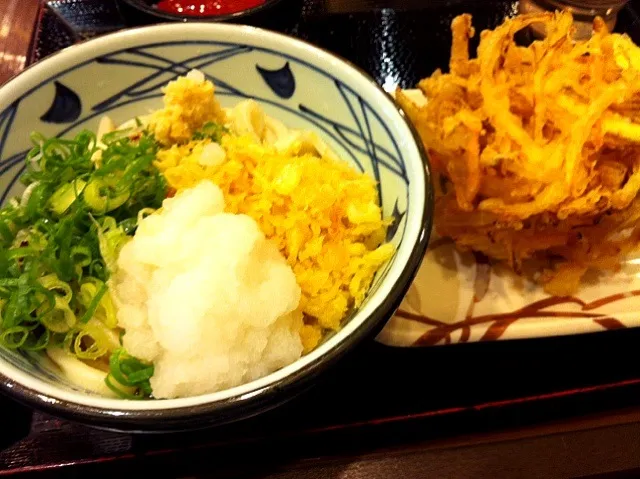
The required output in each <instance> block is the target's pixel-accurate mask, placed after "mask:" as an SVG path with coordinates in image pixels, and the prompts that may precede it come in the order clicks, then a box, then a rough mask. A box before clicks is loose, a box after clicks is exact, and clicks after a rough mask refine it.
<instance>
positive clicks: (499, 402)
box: [0, 0, 640, 477]
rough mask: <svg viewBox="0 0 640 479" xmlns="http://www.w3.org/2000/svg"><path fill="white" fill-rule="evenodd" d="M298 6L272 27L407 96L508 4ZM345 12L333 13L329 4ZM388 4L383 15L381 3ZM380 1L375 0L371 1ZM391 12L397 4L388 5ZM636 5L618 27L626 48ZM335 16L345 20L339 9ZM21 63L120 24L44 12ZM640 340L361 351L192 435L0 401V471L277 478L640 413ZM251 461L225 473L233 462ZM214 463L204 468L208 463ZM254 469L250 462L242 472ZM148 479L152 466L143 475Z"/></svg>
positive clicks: (79, 3)
mask: <svg viewBox="0 0 640 479" xmlns="http://www.w3.org/2000/svg"><path fill="white" fill-rule="evenodd" d="M336 3H338V2H335V1H331V2H330V1H329V0H326V1H325V0H306V1H305V2H304V3H301V4H299V5H298V6H297V10H295V14H294V15H291V16H290V18H289V19H288V24H286V25H284V26H282V28H281V30H283V31H285V32H287V33H291V34H294V35H297V36H299V37H301V38H304V39H306V40H308V41H311V42H313V43H316V44H318V45H320V46H322V47H324V48H327V49H329V50H332V51H334V52H337V53H338V54H340V55H342V56H343V57H345V58H347V59H349V60H351V61H352V62H354V63H356V64H357V65H359V66H361V67H362V68H364V69H365V70H367V71H368V72H370V73H371V74H372V75H373V76H374V78H375V79H376V80H377V81H378V82H379V83H380V84H383V85H384V84H392V83H393V84H399V85H400V86H402V87H411V86H413V85H415V83H416V82H417V81H418V80H419V79H420V78H422V77H424V76H426V75H428V74H430V73H431V72H432V71H433V69H434V68H437V67H445V66H446V64H447V63H448V57H449V43H450V34H449V24H450V21H451V19H452V18H453V16H455V15H457V14H459V13H462V12H470V13H472V14H473V15H474V23H475V24H476V27H477V28H484V27H492V26H495V25H496V24H498V23H500V22H501V21H502V19H503V18H504V17H505V16H506V15H512V14H514V13H516V12H517V4H516V3H514V2H509V1H488V0H478V1H469V0H467V1H462V0H447V1H442V0H430V1H428V2H423V1H418V0H415V1H400V0H397V1H396V2H395V3H396V4H398V5H400V6H401V7H402V8H372V7H370V6H369V7H367V4H369V5H370V4H371V2H363V1H359V2H354V5H355V6H354V10H355V9H358V11H340V12H336V11H335V10H334V6H335V4H336ZM342 3H344V2H342ZM393 3H394V2H389V3H388V5H393ZM377 4H380V2H377ZM396 6H397V5H396ZM637 7H638V3H637V2H632V3H631V4H630V5H629V6H627V7H626V9H625V10H624V11H623V12H622V13H621V14H620V17H619V21H618V27H617V28H618V30H620V31H625V32H627V33H629V34H630V35H631V36H632V37H633V38H634V40H635V41H636V42H637V43H638V42H639V40H640V21H639V19H640V17H638V15H637V13H636V8H637ZM343 10H344V9H343ZM38 21H39V23H38V28H37V31H36V35H35V37H34V39H33V43H32V48H31V53H30V61H31V62H33V61H37V60H39V59H41V58H44V57H46V56H47V55H49V54H51V53H53V52H55V51H57V50H59V49H61V48H64V47H67V46H70V45H72V44H74V43H75V42H78V41H82V40H84V39H87V38H91V37H93V36H96V35H100V34H104V33H107V32H110V31H115V30H118V29H120V28H123V27H125V26H129V25H130V24H131V23H132V22H131V21H125V20H124V19H123V18H122V17H121V16H120V14H119V11H118V9H117V8H116V4H115V3H114V2H113V0H69V1H50V2H47V3H45V4H43V8H42V10H41V12H40V16H39V20H38ZM639 343H640V329H637V330H633V329H631V330H624V331H611V332H603V333H595V334H587V335H582V336H573V337H562V338H548V339H535V340H517V341H504V342H495V343H480V344H461V345H453V346H444V347H434V348H423V349H400V348H389V347H385V346H382V345H380V344H377V343H368V344H365V345H363V346H361V347H360V348H359V349H358V350H356V351H355V352H354V353H352V354H351V355H350V356H349V357H348V358H346V359H345V360H344V361H343V362H341V363H340V364H339V365H338V367H337V368H336V369H334V370H333V372H332V373H331V374H328V375H326V376H325V378H324V379H323V380H322V382H321V383H320V384H318V385H317V386H316V387H315V388H314V389H312V390H311V391H310V392H308V393H307V394H305V395H304V396H302V397H300V398H298V399H296V400H294V401H293V402H292V403H290V404H288V405H286V406H284V407H281V408H279V409H277V410H275V411H273V412H270V413H268V414H266V415H263V416H261V417H258V418H255V419H252V420H248V421H244V422H240V423H236V424H233V425H230V426H224V427H219V428H216V429H210V430H206V431H201V432H197V433H190V434H172V435H158V436H144V435H137V436H132V435H125V434H117V433H110V432H104V431H99V430H94V429H91V428H88V427H85V426H81V425H76V424H73V423H70V422H67V421H61V420H58V419H55V418H52V417H50V416H47V415H44V414H41V413H38V412H33V411H31V410H29V409H27V408H23V407H22V406H19V405H17V404H15V403H13V402H12V401H11V400H9V399H1V400H0V405H1V406H2V410H3V411H4V416H3V428H2V432H1V433H0V447H1V448H2V450H1V451H0V474H5V473H15V472H27V471H50V472H51V471H53V472H55V471H57V472H58V473H60V471H62V474H65V475H66V474H69V473H71V471H69V470H68V469H66V468H72V470H73V474H74V475H78V476H80V475H81V474H82V475H84V474H93V473H96V472H97V471H99V473H100V475H101V476H102V475H106V474H108V473H113V474H122V473H123V472H126V473H127V474H134V473H146V472H148V470H149V468H150V467H153V468H154V469H156V468H162V469H161V470H162V471H164V473H165V474H166V475H172V476H173V475H178V474H179V475H181V476H186V475H189V474H193V473H197V472H199V471H203V470H207V471H209V472H212V471H213V470H214V469H215V470H216V471H219V472H220V476H221V477H222V476H225V471H230V470H234V471H236V473H237V471H238V468H239V467H240V468H241V470H242V474H241V473H237V475H234V477H240V476H241V475H242V477H247V475H250V474H251V471H252V470H253V468H259V469H260V470H262V471H265V470H270V469H277V467H278V464H282V463H284V462H286V461H289V460H290V459H292V458H304V457H315V456H318V455H333V454H341V455H345V454H357V453H358V452H359V451H364V450H370V449H371V448H374V447H382V446H385V447H390V446H396V445H399V444H403V443H407V442H411V441H415V440H417V439H420V440H424V439H428V438H443V437H450V436H453V435H458V434H462V433H470V432H478V431H495V430H497V429H502V428H513V427H521V426H523V425H526V424H533V423H539V422H541V421H550V420H553V419H558V418H567V417H574V416H578V415H583V414H588V413H593V412H598V411H603V410H609V409H612V408H623V407H627V406H638V405H640V372H639V371H638V367H637V366H636V365H637V355H636V350H637V344H639ZM238 451H241V453H242V455H243V456H244V457H248V458H251V461H243V463H242V465H240V466H239V465H238V460H237V457H238V456H237V452H238ZM212 461H214V462H212ZM251 464H255V465H251ZM156 470H158V469H156Z"/></svg>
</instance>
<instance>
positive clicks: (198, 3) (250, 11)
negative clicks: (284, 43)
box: [117, 0, 301, 28]
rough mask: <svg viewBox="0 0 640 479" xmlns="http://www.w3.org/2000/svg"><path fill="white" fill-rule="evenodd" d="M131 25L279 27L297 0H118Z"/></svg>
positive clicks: (295, 5) (126, 19) (290, 14)
mask: <svg viewBox="0 0 640 479" xmlns="http://www.w3.org/2000/svg"><path fill="white" fill-rule="evenodd" d="M117 4H118V7H119V9H120V13H121V14H122V17H123V19H124V20H125V22H126V23H127V24H130V25H143V24H150V23H159V22H202V21H205V22H231V23H244V24H248V25H256V26H264V27H269V28H277V27H279V26H280V25H279V23H282V22H283V21H286V20H287V19H289V18H292V17H295V15H294V14H293V12H294V11H296V10H297V11H298V14H299V11H300V4H301V2H300V0H118V2H117Z"/></svg>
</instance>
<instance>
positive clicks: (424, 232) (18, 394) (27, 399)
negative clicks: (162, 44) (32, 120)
mask: <svg viewBox="0 0 640 479" xmlns="http://www.w3.org/2000/svg"><path fill="white" fill-rule="evenodd" d="M198 27H204V28H209V29H231V30H243V31H245V32H248V31H251V32H253V34H254V35H256V36H261V35H263V36H268V37H275V38H279V39H280V40H281V41H284V42H292V43H293V44H298V46H300V47H304V49H311V50H312V51H313V50H315V51H316V52H319V53H321V54H322V55H323V56H328V57H329V58H333V59H335V60H338V62H340V63H342V64H344V66H345V67H347V70H348V69H351V70H352V71H353V72H354V73H357V74H359V75H360V76H361V77H362V79H363V80H365V82H366V83H367V84H368V85H369V86H371V87H372V88H373V89H374V90H377V92H378V94H379V93H382V95H383V96H384V98H385V99H386V100H387V101H388V102H390V103H391V107H392V110H393V111H395V112H397V114H398V116H399V119H398V121H400V122H402V123H403V124H404V126H406V127H407V129H408V130H409V132H410V133H411V139H412V140H413V143H414V144H415V147H416V150H417V154H418V156H419V158H420V160H421V162H422V168H421V169H420V171H422V181H421V182H420V183H422V186H421V187H422V189H423V191H424V204H422V205H421V210H422V212H421V217H420V224H419V227H418V232H417V236H416V239H415V242H414V244H413V245H412V247H411V249H410V252H409V255H408V258H407V261H406V263H405V264H404V265H403V266H400V268H402V269H401V271H400V273H399V274H398V276H397V279H396V281H395V283H394V284H392V285H391V286H390V289H389V293H388V295H387V296H386V297H384V298H382V300H380V302H379V304H378V305H377V307H376V308H375V309H374V310H373V311H371V313H370V314H369V315H368V317H365V318H363V319H362V321H361V323H360V324H359V325H358V326H357V328H355V329H354V330H353V331H352V332H351V333H350V334H348V335H346V336H345V337H344V338H342V340H341V341H339V342H338V343H336V344H335V345H334V346H333V347H332V348H330V349H328V350H327V351H326V352H324V353H323V354H321V355H319V356H318V357H317V358H315V359H314V360H313V361H310V362H309V363H308V364H306V365H304V366H302V367H299V368H298V369H296V370H294V371H292V372H290V373H289V374H287V375H286V376H284V377H282V378H280V379H276V380H272V381H271V382H269V383H268V384H266V385H265V386H263V387H260V388H258V387H256V388H254V389H252V390H251V391H250V392H249V393H243V394H235V395H232V396H229V397H226V398H222V399H219V400H214V401H210V402H203V403H200V404H194V405H183V406H171V407H166V408H163V407H156V408H154V409H126V408H118V407H117V404H115V403H114V406H113V407H103V406H93V405H88V404H83V403H78V402H74V401H70V400H66V399H61V398H58V397H55V396H51V395H49V394H44V393H43V392H40V391H38V390H37V389H35V388H31V387H29V386H26V385H24V384H22V383H20V382H18V381H16V380H14V379H11V378H9V377H8V376H6V375H5V374H3V373H1V372H0V389H1V390H2V391H3V392H5V393H7V394H8V395H10V396H12V397H14V398H15V399H17V400H18V401H20V402H22V403H25V404H27V405H29V406H31V407H34V408H37V409H40V410H43V411H45V412H48V413H51V414H54V415H57V416H59V417H66V418H68V419H71V420H75V421H80V422H87V423H90V424H94V425H98V426H101V427H106V428H111V429H115V430H129V431H132V432H140V431H145V432H149V431H152V430H161V431H165V430H176V429H177V428H181V427H182V426H183V425H184V424H186V423H190V426H189V428H194V427H206V424H205V423H203V422H202V419H203V418H204V417H206V416H209V417H210V420H211V422H215V423H216V424H218V423H225V422H230V421H232V420H234V419H235V418H233V417H232V416H233V414H230V410H232V409H233V408H234V407H235V406H236V405H237V404H238V403H242V405H243V407H244V408H245V410H246V411H249V413H247V414H244V415H243V417H247V416H250V415H254V414H256V413H257V412H259V411H257V412H251V411H254V410H265V409H268V407H266V406H265V402H267V401H273V400H274V399H275V398H276V397H278V396H282V393H283V392H285V391H290V390H294V389H300V388H302V387H303V386H304V385H306V384H308V383H310V382H311V380H312V379H313V378H315V377H316V376H317V375H318V374H319V373H321V372H322V371H323V370H325V369H326V368H328V367H329V366H331V365H332V364H334V363H335V362H336V361H337V360H338V359H340V358H341V357H342V356H344V354H346V353H347V352H348V351H350V350H352V349H353V348H354V347H355V346H356V345H357V344H358V343H360V342H361V341H362V340H363V339H364V338H365V337H368V336H370V335H371V334H372V333H373V332H375V330H376V328H377V327H378V326H380V325H381V323H382V322H383V321H384V320H388V319H389V318H390V317H391V316H392V315H393V313H394V312H395V310H396V309H397V308H398V307H399V306H400V303H401V302H402V300H403V299H404V296H405V294H406V292H407V291H408V289H409V287H410V286H411V283H412V281H413V279H414V278H415V275H416V274H417V272H418V269H419V267H420V265H421V263H422V260H423V258H424V255H425V253H426V250H427V246H428V242H429V237H430V234H431V229H432V225H433V214H434V212H433V207H434V188H433V179H432V173H431V166H430V161H429V158H428V155H427V152H426V150H425V147H424V145H423V143H422V141H421V139H420V136H419V135H418V133H417V131H416V129H415V127H414V126H413V124H412V123H411V122H410V121H409V119H408V118H407V115H406V114H405V112H404V111H403V110H402V109H401V108H400V106H399V105H397V103H396V102H395V101H394V99H393V97H392V96H391V95H390V94H389V93H388V92H386V91H385V90H384V89H383V88H382V87H381V86H380V85H379V84H378V83H377V82H376V81H375V80H374V79H373V78H372V77H371V75H369V74H368V73H367V72H365V71H364V70H363V69H361V68H360V67H358V66H357V65H355V64H353V63H352V62H351V61H349V60H347V59H345V58H343V57H341V56H340V55H337V54H335V53H333V52H330V51H328V50H326V49H324V48H322V47H319V46H316V45H313V44H311V43H310V42H307V41H305V40H302V39H299V38H296V37H293V36H290V35H287V34H283V33H280V32H276V31H272V30H268V29H265V28H259V27H254V26H247V25H238V24H229V23H218V22H183V23H175V22H166V23H158V24H154V25H151V26H141V27H134V28H125V29H122V30H119V31H116V32H113V33H109V34H106V35H102V36H100V37H97V38H93V39H89V40H85V41H83V42H80V43H79V44H75V45H72V46H69V47H66V48H64V49H62V50H60V51H58V52H56V53H54V54H52V55H50V56H49V57H46V58H44V59H42V60H40V61H38V62H36V63H34V64H32V65H29V66H28V67H26V68H25V69H24V70H22V71H21V72H19V73H18V74H16V75H14V76H13V77H12V78H10V79H9V80H8V81H7V82H6V83H5V84H4V85H2V86H1V87H0V88H1V89H2V90H5V89H8V88H9V89H10V88H11V87H12V86H13V85H14V84H15V83H16V82H17V81H19V79H20V77H21V76H22V75H24V74H25V73H27V72H29V71H31V70H32V69H33V68H36V67H39V66H41V65H42V64H46V63H48V62H49V61H51V60H52V59H55V58H56V57H58V56H61V55H69V52H71V51H72V50H74V49H76V47H78V46H84V48H88V47H87V44H89V45H90V44H91V43H94V42H108V41H109V39H116V38H118V37H121V36H123V35H128V34H136V33H140V32H141V33H144V32H145V31H150V32H152V31H154V30H158V29H168V28H174V29H179V28H187V29H190V28H194V29H196V28H198ZM300 60H302V58H300ZM311 64H312V63H310V65H311ZM416 180H419V178H412V181H416ZM418 213H419V211H418ZM415 221H416V222H417V221H418V220H417V219H416V220H415ZM385 279H386V278H385ZM383 283H384V281H383ZM292 364H295V363H292ZM274 374H275V373H274ZM266 377H268V376H266ZM253 382H256V381H253ZM248 384H251V382H250V383H247V385H248ZM115 401H119V400H117V399H114V402H115ZM157 401H158V402H162V401H167V400H157ZM168 401H174V400H168ZM154 402H155V401H154ZM280 402H283V401H280ZM214 415H215V416H218V417H217V418H214V417H213V416H214ZM159 419H161V420H162V424H158V423H157V421H158V420H159ZM196 420H198V422H196Z"/></svg>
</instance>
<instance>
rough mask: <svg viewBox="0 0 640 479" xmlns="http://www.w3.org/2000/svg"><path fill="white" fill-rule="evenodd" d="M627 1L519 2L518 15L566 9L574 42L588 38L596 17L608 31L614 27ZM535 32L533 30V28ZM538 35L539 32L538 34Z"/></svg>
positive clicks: (523, 0) (547, 0)
mask: <svg viewBox="0 0 640 479" xmlns="http://www.w3.org/2000/svg"><path fill="white" fill-rule="evenodd" d="M628 1H629V0H521V1H520V7H519V8H520V13H534V12H544V11H555V10H564V9H567V10H569V11H570V12H571V13H572V14H573V18H574V24H575V26H576V33H575V38H576V40H584V39H585V38H589V37H590V36H591V34H592V33H593V19H594V18H595V17H597V16H600V17H602V19H603V20H604V21H605V23H606V24H607V27H608V28H609V31H612V30H613V29H614V27H615V26H616V20H617V18H618V12H619V11H620V10H622V8H623V7H624V6H625V5H626V4H627V2H628ZM534 30H535V28H534ZM538 33H540V32H538Z"/></svg>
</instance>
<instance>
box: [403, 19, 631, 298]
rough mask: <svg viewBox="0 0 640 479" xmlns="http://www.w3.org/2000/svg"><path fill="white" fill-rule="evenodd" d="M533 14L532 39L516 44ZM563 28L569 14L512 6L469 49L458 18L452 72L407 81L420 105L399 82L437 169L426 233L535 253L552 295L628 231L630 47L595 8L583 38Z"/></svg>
mask: <svg viewBox="0 0 640 479" xmlns="http://www.w3.org/2000/svg"><path fill="white" fill-rule="evenodd" d="M540 23H541V24H543V25H544V27H545V29H546V33H547V35H546V37H545V38H544V39H543V40H539V41H534V42H533V43H532V44H531V45H529V46H526V47H525V46H519V45H518V44H517V43H516V42H515V40H514V35H515V34H516V33H517V32H518V31H520V30H522V29H523V28H525V27H527V26H529V25H532V24H540ZM572 29H573V19H572V16H571V14H569V13H567V12H564V13H556V14H552V13H544V14H532V15H523V16H519V17H516V18H514V19H511V20H507V21H505V22H504V23H503V24H502V25H500V26H499V27H498V28H496V29H495V30H493V31H484V32H482V34H481V35H480V45H479V48H478V56H477V58H474V59H470V58H469V46H468V43H469V38H471V37H472V36H473V35H474V33H475V32H474V30H473V27H472V26H471V17H470V15H462V16H459V17H457V18H456V19H454V21H453V23H452V32H453V44H452V54H451V61H450V72H449V73H447V74H443V73H441V72H440V71H436V72H435V73H434V74H433V75H432V76H431V77H430V78H427V79H425V80H423V81H421V82H420V84H419V88H420V90H421V91H422V92H423V93H424V96H425V97H426V98H427V103H426V104H425V105H423V106H419V105H417V104H416V103H414V102H413V101H411V99H410V96H409V95H407V94H405V93H404V92H402V91H398V92H397V99H398V102H399V103H400V104H401V105H402V107H403V108H404V109H405V110H406V112H407V113H408V115H409V116H410V118H411V119H412V120H413V122H414V123H415V124H416V126H417V128H418V130H419V132H420V134H421V136H422V139H423V141H424V143H425V145H426V146H427V148H428V150H429V152H430V155H431V161H432V163H433V167H434V169H435V170H436V171H437V172H438V173H440V175H442V177H443V180H444V181H443V182H442V183H443V191H441V192H440V196H439V198H438V199H437V204H436V227H437V231H438V233H439V234H440V235H442V236H446V237H451V238H453V239H454V240H455V242H456V244H457V245H458V246H459V247H461V248H465V249H472V250H475V251H479V252H482V253H484V254H486V255H488V256H490V257H492V258H495V259H498V260H504V261H506V262H508V264H510V265H511V266H512V267H513V268H514V269H515V270H516V271H523V270H524V269H527V270H528V269H529V268H524V267H525V266H527V265H530V264H535V268H534V271H541V270H542V271H543V274H542V275H537V274H534V276H536V277H538V279H539V280H541V281H542V282H543V283H545V287H546V290H547V291H548V292H549V293H552V294H556V295H566V294H570V293H572V292H574V291H575V290H576V289H577V287H578V285H579V282H580V279H581V278H582V276H583V275H584V273H585V272H586V271H587V270H588V269H589V268H596V269H614V268H617V267H618V265H619V262H620V259H621V257H622V256H623V255H625V254H627V253H629V252H630V251H631V250H633V249H635V248H637V245H638V241H639V240H640V225H639V224H638V222H637V220H638V218H640V199H638V198H637V195H638V191H639V190H640V49H639V48H638V47H637V46H636V45H634V44H633V43H632V41H631V40H630V39H629V38H628V37H627V36H626V35H618V34H610V33H609V32H608V31H607V29H606V27H605V25H604V23H603V22H602V20H601V19H596V20H595V22H594V35H593V37H592V38H591V39H589V40H588V41H577V42H576V41H574V40H573V39H572ZM529 260H531V261H529Z"/></svg>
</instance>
